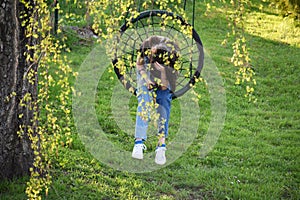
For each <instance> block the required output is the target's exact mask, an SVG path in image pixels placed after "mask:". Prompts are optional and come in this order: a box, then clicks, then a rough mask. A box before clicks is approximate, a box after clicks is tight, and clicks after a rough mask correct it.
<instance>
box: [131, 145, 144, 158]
mask: <svg viewBox="0 0 300 200" xmlns="http://www.w3.org/2000/svg"><path fill="white" fill-rule="evenodd" d="M146 149H147V148H146V145H144V144H135V145H134V147H133V150H132V155H131V156H132V157H133V158H136V159H143V158H144V157H143V151H144V150H146Z"/></svg>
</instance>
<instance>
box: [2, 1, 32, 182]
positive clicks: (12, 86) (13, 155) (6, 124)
mask: <svg viewBox="0 0 300 200" xmlns="http://www.w3.org/2000/svg"><path fill="white" fill-rule="evenodd" d="M21 12H26V13H28V17H29V16H30V12H31V11H30V10H28V9H27V8H25V6H24V5H23V4H21V3H20V2H19V1H18V0H0V103H1V105H0V179H4V178H13V177H19V176H23V175H26V174H29V169H30V167H32V166H33V165H32V163H33V158H34V156H33V151H32V148H31V142H30V139H29V137H28V129H27V128H28V127H33V126H35V123H34V121H33V114H34V113H33V112H34V109H31V108H30V107H32V105H33V103H34V102H36V99H37V80H36V79H37V77H34V78H35V80H34V81H33V83H29V81H28V79H27V78H24V77H25V74H26V73H27V72H28V71H29V70H36V69H37V65H35V64H33V63H29V62H28V61H26V58H25V55H24V52H28V50H27V48H26V44H29V45H33V42H35V41H34V40H33V38H26V37H25V27H23V26H21V24H22V20H26V17H25V18H22V19H21V18H20V13H21ZM28 17H27V18H28ZM29 53H31V54H32V52H29ZM35 76H36V75H35ZM25 94H27V95H28V94H30V97H31V100H30V101H27V102H26V104H27V106H21V105H20V101H21V99H22V98H23V97H24V95H25ZM22 125H24V131H23V134H21V135H20V134H18V131H19V130H20V127H21V126H22Z"/></svg>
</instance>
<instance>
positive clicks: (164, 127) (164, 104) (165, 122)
mask: <svg viewBox="0 0 300 200" xmlns="http://www.w3.org/2000/svg"><path fill="white" fill-rule="evenodd" d="M171 101H172V93H171V92H170V90H169V89H166V90H157V91H156V102H157V103H158V104H159V106H158V108H157V112H158V113H159V122H158V133H159V135H160V136H161V137H160V142H162V143H163V144H164V143H165V142H164V139H165V138H166V137H167V136H168V129H169V119H170V112H171Z"/></svg>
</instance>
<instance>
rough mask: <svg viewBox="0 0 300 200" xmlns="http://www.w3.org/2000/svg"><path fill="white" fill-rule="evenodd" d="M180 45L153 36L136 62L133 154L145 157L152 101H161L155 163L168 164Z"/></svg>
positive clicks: (167, 39)
mask: <svg viewBox="0 0 300 200" xmlns="http://www.w3.org/2000/svg"><path fill="white" fill-rule="evenodd" d="M178 49H179V48H178V46H177V44H175V43H174V42H172V41H170V39H169V38H166V37H162V36H152V37H150V38H148V39H146V40H145V41H144V42H143V44H142V46H141V49H140V55H139V56H138V59H137V62H136V68H137V97H138V107H137V115H136V127H135V144H134V148H133V151H132V157H133V158H136V159H143V150H145V149H146V146H145V145H144V141H145V140H146V139H147V129H148V122H149V120H150V116H149V115H150V113H149V112H150V109H151V104H153V103H154V102H156V103H157V104H158V107H157V108H156V109H157V113H158V114H159V119H158V144H157V147H156V151H155V152H156V156H155V162H156V163H157V164H160V165H163V164H165V163H166V156H165V151H166V143H165V139H166V137H167V136H168V125H169V118H170V111H171V101H172V92H173V91H175V85H176V78H177V71H176V70H175V69H174V65H175V63H176V61H177V59H178V53H177V52H178Z"/></svg>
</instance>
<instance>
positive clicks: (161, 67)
mask: <svg viewBox="0 0 300 200" xmlns="http://www.w3.org/2000/svg"><path fill="white" fill-rule="evenodd" d="M154 67H155V68H156V69H157V70H158V71H160V72H163V73H164V72H166V69H165V67H164V66H163V65H161V64H159V63H158V62H155V63H154Z"/></svg>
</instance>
